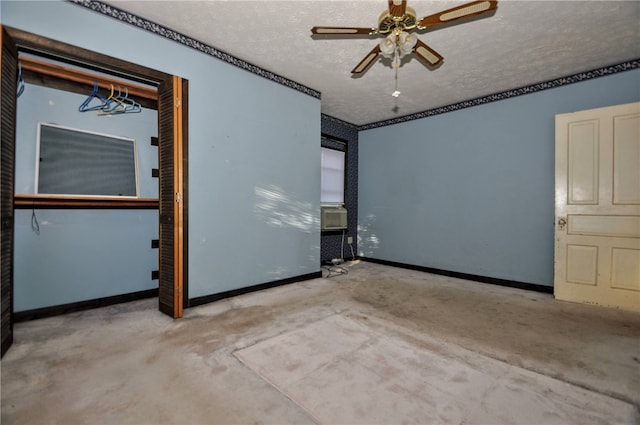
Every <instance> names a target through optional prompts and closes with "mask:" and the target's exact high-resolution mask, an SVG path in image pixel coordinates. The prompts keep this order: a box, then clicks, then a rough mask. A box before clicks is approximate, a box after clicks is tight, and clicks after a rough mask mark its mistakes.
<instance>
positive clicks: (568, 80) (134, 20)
mask: <svg viewBox="0 0 640 425" xmlns="http://www.w3.org/2000/svg"><path fill="white" fill-rule="evenodd" d="M68 1H69V2H71V3H74V4H77V5H79V6H83V7H86V8H88V9H90V10H93V11H95V12H98V13H102V14H103V15H107V16H110V17H112V18H114V19H117V20H119V21H122V22H125V23H128V24H130V25H133V26H135V27H138V28H141V29H143V30H146V31H149V32H152V33H154V34H157V35H160V36H161V37H164V38H168V39H170V40H173V41H175V42H177V43H180V44H182V45H184V46H187V47H190V48H192V49H195V50H198V51H200V52H202V53H205V54H207V55H209V56H213V57H215V58H217V59H220V60H222V61H224V62H226V63H229V64H231V65H234V66H237V67H238V68H241V69H243V70H245V71H248V72H251V73H253V74H256V75H259V76H261V77H264V78H266V79H268V80H271V81H274V82H276V83H278V84H282V85H284V86H287V87H289V88H291V89H294V90H297V91H299V92H302V93H305V94H307V95H309V96H312V97H315V98H317V99H320V98H321V94H320V92H319V91H317V90H314V89H312V88H309V87H307V86H305V85H303V84H300V83H297V82H295V81H293V80H290V79H288V78H285V77H283V76H280V75H278V74H275V73H273V72H271V71H268V70H266V69H264V68H261V67H259V66H257V65H253V64H251V63H249V62H246V61H244V60H242V59H239V58H237V57H235V56H233V55H231V54H229V53H226V52H224V51H222V50H218V49H216V48H215V47H213V46H210V45H208V44H205V43H203V42H201V41H198V40H196V39H193V38H191V37H188V36H186V35H184V34H182V33H179V32H177V31H174V30H172V29H170V28H167V27H164V26H162V25H159V24H156V23H155V22H152V21H150V20H148V19H145V18H142V17H140V16H137V15H134V14H132V13H129V12H125V11H124V10H122V9H119V8H117V7H114V6H110V5H108V4H105V3H102V2H101V1H97V0H68ZM637 68H640V58H639V59H633V60H630V61H627V62H622V63H619V64H616V65H610V66H606V67H602V68H598V69H594V70H592V71H586V72H580V73H578V74H573V75H569V76H566V77H560V78H556V79H553V80H550V81H544V82H540V83H536V84H532V85H529V86H524V87H520V88H516V89H511V90H506V91H503V92H499V93H494V94H490V95H487V96H482V97H478V98H475V99H470V100H465V101H462V102H458V103H453V104H450V105H446V106H441V107H438V108H434V109H429V110H426V111H422V112H416V113H414V114H409V115H404V116H401V117H397V118H392V119H388V120H383V121H377V122H372V123H369V124H363V125H359V126H358V125H355V124H351V123H348V122H346V121H342V120H340V119H338V118H334V117H332V116H330V115H326V114H322V116H323V117H324V118H325V119H327V120H335V122H336V123H339V124H341V125H344V126H346V127H350V128H353V129H355V130H356V131H362V130H370V129H373V128H377V127H384V126H387V125H393V124H400V123H403V122H407V121H413V120H418V119H422V118H427V117H431V116H434V115H439V114H445V113H447V112H453V111H458V110H460V109H465V108H470V107H473V106H478V105H484V104H487V103H491V102H496V101H499V100H505V99H510V98H512V97H517V96H523V95H526V94H532V93H536V92H539V91H543V90H548V89H554V88H557V87H562V86H566V85H569V84H574V83H578V82H581V81H587V80H591V79H593V78H598V77H604V76H607V75H612V74H617V73H619V72H624V71H629V70H632V69H637Z"/></svg>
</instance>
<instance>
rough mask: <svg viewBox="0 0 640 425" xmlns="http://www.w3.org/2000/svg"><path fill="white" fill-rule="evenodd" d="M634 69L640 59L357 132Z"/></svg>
mask: <svg viewBox="0 0 640 425" xmlns="http://www.w3.org/2000/svg"><path fill="white" fill-rule="evenodd" d="M636 68H640V59H634V60H631V61H628V62H623V63H620V64H617V65H611V66H607V67H604V68H599V69H595V70H593V71H587V72H581V73H579V74H574V75H570V76H568V77H561V78H556V79H555V80H550V81H546V82H542V83H537V84H533V85H530V86H525V87H521V88H519V89H514V90H507V91H503V92H500V93H496V94H492V95H489V96H484V97H478V98H476V99H471V100H465V101H463V102H459V103H454V104H451V105H447V106H441V107H439V108H435V109H429V110H427V111H423V112H417V113H415V114H411V115H405V116H402V117H397V118H392V119H389V120H384V121H378V122H373V123H370V124H364V125H360V126H358V131H362V130H370V129H372V128H377V127H384V126H387V125H393V124H400V123H403V122H407V121H413V120H418V119H421V118H426V117H431V116H434V115H439V114H445V113H447V112H453V111H458V110H460V109H465V108H470V107H472V106H478V105H484V104H486V103H491V102H496V101H498V100H505V99H509V98H512V97H516V96H523V95H526V94H531V93H536V92H539V91H543V90H548V89H554V88H557V87H562V86H566V85H569V84H573V83H578V82H581V81H586V80H591V79H593V78H598V77H604V76H606V75H612V74H617V73H618V72H624V71H630V70H632V69H636Z"/></svg>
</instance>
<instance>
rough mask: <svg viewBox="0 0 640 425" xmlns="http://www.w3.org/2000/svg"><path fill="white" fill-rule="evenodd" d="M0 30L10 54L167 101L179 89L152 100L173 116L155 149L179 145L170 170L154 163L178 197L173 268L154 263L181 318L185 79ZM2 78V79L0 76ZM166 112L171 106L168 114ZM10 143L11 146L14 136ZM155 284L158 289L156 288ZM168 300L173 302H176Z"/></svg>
mask: <svg viewBox="0 0 640 425" xmlns="http://www.w3.org/2000/svg"><path fill="white" fill-rule="evenodd" d="M0 31H3V32H4V34H5V35H8V36H9V37H10V38H11V39H12V41H13V44H14V46H15V47H16V52H18V53H19V52H24V53H30V54H34V55H37V56H40V57H44V58H49V59H55V60H57V61H61V62H65V63H68V64H72V65H76V66H81V67H83V68H86V69H90V70H94V71H100V72H106V73H108V74H110V75H113V76H116V77H120V78H124V79H127V80H131V81H136V82H140V83H143V84H147V85H152V86H156V87H157V88H158V91H159V95H160V90H161V89H162V88H163V87H164V90H165V91H166V93H168V94H169V95H170V97H171V98H172V99H176V98H175V95H174V91H176V92H177V91H179V92H180V93H182V95H181V98H180V99H176V100H175V101H171V102H166V101H165V102H161V101H160V100H158V115H159V116H160V114H161V113H162V114H167V113H169V114H171V115H172V116H173V117H174V120H173V122H172V123H171V128H170V129H171V131H170V132H167V131H161V130H160V128H159V130H158V149H159V151H160V149H162V147H163V146H164V145H167V144H171V145H172V146H173V144H174V138H175V139H176V140H175V142H176V143H178V144H179V146H177V147H178V148H180V149H179V152H180V155H181V157H180V158H176V159H179V160H177V161H174V163H173V164H172V167H171V168H172V169H167V167H164V168H165V169H164V170H163V167H162V165H161V164H160V163H159V167H160V168H159V173H160V175H161V176H162V174H163V173H164V174H165V175H167V174H171V175H172V178H171V179H169V181H171V182H172V183H173V184H174V187H172V188H171V191H169V192H168V193H172V194H178V195H177V197H178V199H179V200H180V204H179V208H178V206H176V208H174V211H173V213H174V214H175V217H174V218H175V221H176V222H177V223H179V224H180V227H179V228H178V226H176V229H175V235H174V236H175V237H173V238H171V239H172V247H171V251H172V252H175V253H176V256H175V258H174V257H171V258H170V259H169V262H170V263H171V264H170V266H171V267H170V268H172V269H173V270H171V272H170V273H163V268H166V265H165V266H163V264H162V261H159V263H160V264H159V274H160V279H161V280H162V279H165V281H166V282H169V281H167V279H169V280H170V285H169V286H170V287H173V290H174V291H179V293H180V294H181V295H182V296H181V297H180V304H181V305H180V308H179V309H178V308H175V309H174V312H176V313H177V312H179V313H180V314H179V315H177V314H176V313H174V314H173V315H172V316H173V317H174V318H177V317H180V316H181V314H182V307H186V306H187V302H188V296H187V286H188V285H187V269H186V267H184V264H186V263H187V244H186V236H187V225H188V220H187V218H188V209H187V205H188V191H187V188H188V167H187V165H188V157H187V152H188V150H187V146H188V139H187V127H188V126H187V124H188V123H187V93H186V91H187V87H188V85H187V81H186V80H183V79H181V78H179V77H176V76H174V75H171V74H167V73H164V72H161V71H157V70H155V69H152V68H147V67H145V66H142V65H138V64H134V63H131V62H128V61H125V60H122V59H117V58H114V57H111V56H107V55H104V54H101V53H97V52H95V51H91V50H87V49H84V48H81V47H77V46H73V45H70V44H67V43H63V42H60V41H56V40H53V39H49V38H46V37H43V36H39V35H36V34H33V33H29V32H27V31H23V30H20V29H16V28H12V27H9V26H6V25H0ZM2 77H3V78H6V77H5V75H4V74H3V76H2ZM176 78H177V80H176ZM176 81H179V82H180V87H179V90H178V88H177V87H175V85H176ZM176 94H177V93H176ZM159 97H160V96H159ZM169 108H171V110H170V111H169ZM12 125H13V128H15V118H14V120H13V123H12ZM159 127H160V126H159ZM175 131H179V133H176V132H175ZM13 144H14V148H15V136H14V140H13ZM174 174H175V175H177V176H179V177H180V178H179V179H178V178H176V179H174V178H173V175H174ZM161 180H162V179H161ZM162 192H163V190H159V197H160V198H159V202H160V203H162V201H163V200H164V199H163V195H162ZM164 192H167V191H164ZM13 196H15V193H13V194H12V197H13ZM173 201H174V198H173V196H172V198H171V202H173ZM174 205H175V202H174ZM159 237H160V238H162V235H160V236H159ZM160 246H162V240H160ZM12 255H13V253H12ZM176 258H177V261H174V260H176ZM174 263H175V264H174ZM159 286H160V287H162V285H159ZM165 287H167V285H165ZM11 296H12V297H13V294H11ZM172 298H173V294H172ZM174 299H176V300H177V298H174ZM12 309H13V307H12ZM161 310H162V309H161ZM12 314H13V311H12Z"/></svg>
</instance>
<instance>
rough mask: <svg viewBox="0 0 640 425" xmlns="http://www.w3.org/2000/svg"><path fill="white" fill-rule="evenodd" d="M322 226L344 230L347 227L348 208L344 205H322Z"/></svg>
mask: <svg viewBox="0 0 640 425" xmlns="http://www.w3.org/2000/svg"><path fill="white" fill-rule="evenodd" d="M320 211H321V214H320V228H321V229H322V230H343V229H346V228H347V210H346V208H342V207H321V208H320Z"/></svg>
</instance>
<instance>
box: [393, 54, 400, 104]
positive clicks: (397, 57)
mask: <svg viewBox="0 0 640 425" xmlns="http://www.w3.org/2000/svg"><path fill="white" fill-rule="evenodd" d="M393 65H394V68H395V69H396V91H394V92H393V93H391V96H393V97H398V96H400V91H399V90H398V68H400V55H399V53H398V49H396V52H395V55H394V60H393Z"/></svg>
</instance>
